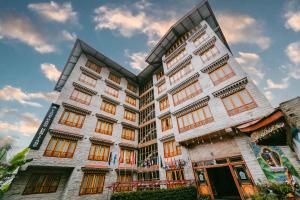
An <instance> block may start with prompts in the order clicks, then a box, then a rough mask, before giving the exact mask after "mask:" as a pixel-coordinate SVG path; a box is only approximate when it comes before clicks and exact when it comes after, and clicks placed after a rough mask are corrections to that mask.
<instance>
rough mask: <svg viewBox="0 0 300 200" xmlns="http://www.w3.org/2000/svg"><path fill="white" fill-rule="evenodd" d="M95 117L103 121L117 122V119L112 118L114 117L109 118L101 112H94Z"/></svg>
mask: <svg viewBox="0 0 300 200" xmlns="http://www.w3.org/2000/svg"><path fill="white" fill-rule="evenodd" d="M96 117H97V118H98V119H101V120H103V121H107V122H110V123H117V122H118V120H116V119H114V118H111V117H108V116H106V115H102V114H99V113H96Z"/></svg>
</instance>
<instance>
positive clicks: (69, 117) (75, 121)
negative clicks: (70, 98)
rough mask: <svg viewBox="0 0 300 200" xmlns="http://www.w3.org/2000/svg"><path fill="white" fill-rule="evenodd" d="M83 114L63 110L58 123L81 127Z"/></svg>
mask: <svg viewBox="0 0 300 200" xmlns="http://www.w3.org/2000/svg"><path fill="white" fill-rule="evenodd" d="M84 119H85V115H81V114H78V113H75V112H72V111H68V110H64V112H63V114H62V115H61V117H60V120H59V123H60V124H64V125H67V126H72V127H76V128H82V126H83V122H84Z"/></svg>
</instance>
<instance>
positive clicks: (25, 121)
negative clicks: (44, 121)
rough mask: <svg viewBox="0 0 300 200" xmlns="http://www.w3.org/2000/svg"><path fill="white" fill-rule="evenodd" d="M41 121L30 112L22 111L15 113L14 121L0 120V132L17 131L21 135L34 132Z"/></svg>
mask: <svg viewBox="0 0 300 200" xmlns="http://www.w3.org/2000/svg"><path fill="white" fill-rule="evenodd" d="M40 123H41V121H40V120H39V119H38V118H37V117H36V116H35V115H34V114H32V113H22V114H20V115H16V119H15V122H13V123H11V122H7V121H2V120H0V130H1V131H2V132H10V131H14V132H18V133H21V134H23V135H30V134H33V133H35V132H36V130H37V128H38V127H39V125H40Z"/></svg>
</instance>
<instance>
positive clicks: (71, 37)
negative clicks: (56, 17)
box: [61, 30, 77, 41]
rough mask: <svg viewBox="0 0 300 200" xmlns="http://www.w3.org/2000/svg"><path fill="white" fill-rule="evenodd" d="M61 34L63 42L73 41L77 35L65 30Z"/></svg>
mask: <svg viewBox="0 0 300 200" xmlns="http://www.w3.org/2000/svg"><path fill="white" fill-rule="evenodd" d="M61 34H62V37H63V38H64V40H67V41H75V40H76V39H77V35H76V34H75V33H70V32H68V31H67V30H63V31H62V32H61Z"/></svg>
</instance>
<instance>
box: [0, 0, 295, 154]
mask: <svg viewBox="0 0 300 200" xmlns="http://www.w3.org/2000/svg"><path fill="white" fill-rule="evenodd" d="M209 2H210V4H211V7H212V9H213V11H214V12H215V14H216V17H217V19H218V21H219V23H220V24H221V28H222V30H223V32H224V34H225V37H226V39H227V41H228V42H229V45H230V48H231V50H232V52H233V54H234V55H235V57H236V60H237V61H238V63H240V65H241V66H242V67H243V68H244V69H245V70H246V71H247V72H248V74H249V75H250V76H251V77H252V78H253V79H254V81H255V82H256V84H257V85H258V86H259V87H260V89H261V91H262V92H263V93H264V94H265V95H266V96H267V97H268V99H269V100H270V101H271V103H272V104H273V105H274V106H276V105H278V104H279V103H280V102H282V101H284V100H287V99H290V98H293V97H295V96H299V94H300V91H299V89H298V87H299V86H300V37H299V36H300V2H299V1H296V0H294V1H293V0H291V1H283V0H282V1H272V0H265V1H263V2H261V1H259V0H252V1H243V2H242V3H241V1H240V0H227V1H220V0H218V1H217V0H211V1H209ZM196 3H199V1H182V0H178V1H175V0H166V1H151V0H142V1H129V0H126V1H104V0H103V1H88V3H87V2H85V3H83V1H79V0H76V1H72V2H69V1H68V2H63V1H42V0H38V1H17V0H10V1H4V0H0V5H1V6H0V55H1V62H0V69H1V73H0V80H1V81H0V137H1V140H0V145H2V144H4V143H7V142H11V143H13V146H14V149H15V151H16V150H20V149H21V148H24V147H26V146H28V144H29V143H30V141H31V139H32V137H33V135H34V133H35V132H36V130H37V128H38V126H39V124H40V122H41V120H42V119H43V117H44V115H45V113H46V112H47V110H48V107H49V105H50V102H51V101H53V100H54V99H55V97H56V96H57V93H56V92H54V90H53V88H54V86H55V83H56V80H57V78H58V77H59V74H60V72H61V71H62V69H63V66H64V64H65V62H66V60H67V57H68V55H69V53H70V51H71V48H72V45H73V44H74V41H75V39H76V38H77V37H79V38H81V39H82V40H84V41H85V42H87V43H88V44H90V45H91V46H93V47H94V48H96V49H97V50H99V51H100V52H102V53H104V54H105V55H106V56H108V57H110V58H112V59H113V60H115V61H116V62H118V63H119V64H121V65H123V66H124V67H126V68H128V69H129V70H131V71H132V72H134V73H138V72H139V71H140V70H141V69H143V67H144V66H145V63H144V57H145V55H146V53H147V52H149V50H150V49H151V48H152V47H153V45H154V44H155V42H156V41H157V40H158V39H159V38H160V37H161V36H162V35H163V34H164V33H165V32H166V31H167V30H168V28H169V27H170V26H171V25H172V24H173V23H174V22H175V21H176V20H177V19H179V18H180V17H181V16H182V15H184V14H185V13H186V12H187V11H189V10H190V9H191V8H192V7H193V6H194V5H195V4H196Z"/></svg>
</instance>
